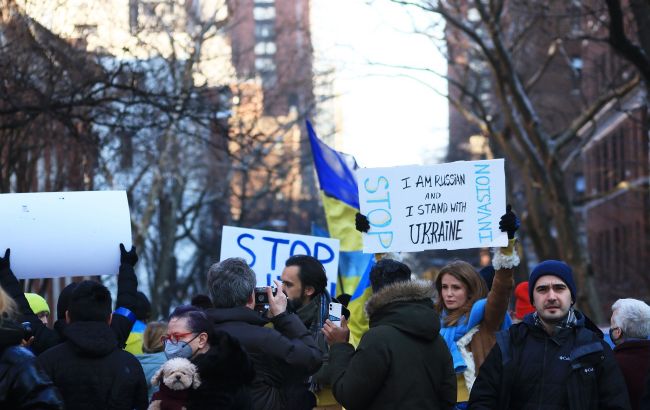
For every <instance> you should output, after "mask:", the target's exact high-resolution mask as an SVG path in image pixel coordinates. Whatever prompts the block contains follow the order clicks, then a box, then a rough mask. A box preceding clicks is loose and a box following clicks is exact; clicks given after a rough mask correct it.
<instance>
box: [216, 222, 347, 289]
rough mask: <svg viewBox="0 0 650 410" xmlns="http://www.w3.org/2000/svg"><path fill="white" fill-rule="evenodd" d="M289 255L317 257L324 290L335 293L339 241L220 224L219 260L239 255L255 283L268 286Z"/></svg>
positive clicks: (277, 274) (277, 276)
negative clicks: (322, 270) (324, 280)
mask: <svg viewBox="0 0 650 410" xmlns="http://www.w3.org/2000/svg"><path fill="white" fill-rule="evenodd" d="M293 255H310V256H313V257H315V258H316V259H318V260H319V261H320V262H321V263H322V264H323V266H324V267H325V271H326V272H327V281H328V283H329V288H328V290H329V291H330V292H335V290H334V289H335V287H336V278H337V274H338V268H339V240H338V239H331V238H321V237H318V236H307V235H296V234H290V233H283V232H272V231H262V230H259V229H247V228H238V227H234V226H224V227H223V232H222V235H221V260H224V259H226V258H234V257H238V258H243V259H244V260H245V261H246V262H247V263H248V265H249V266H250V267H251V268H252V269H253V270H254V271H255V275H256V276H257V286H270V285H271V284H273V279H278V280H279V279H280V275H281V274H282V270H283V269H284V262H285V261H286V260H287V259H289V257H290V256H293Z"/></svg>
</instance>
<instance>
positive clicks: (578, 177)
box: [574, 172, 586, 195]
mask: <svg viewBox="0 0 650 410" xmlns="http://www.w3.org/2000/svg"><path fill="white" fill-rule="evenodd" d="M574 178H575V190H576V194H578V195H584V193H585V190H586V183H585V176H584V175H583V174H582V173H581V172H579V173H576V174H575V177H574Z"/></svg>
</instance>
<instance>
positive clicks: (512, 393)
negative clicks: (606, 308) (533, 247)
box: [468, 311, 630, 410]
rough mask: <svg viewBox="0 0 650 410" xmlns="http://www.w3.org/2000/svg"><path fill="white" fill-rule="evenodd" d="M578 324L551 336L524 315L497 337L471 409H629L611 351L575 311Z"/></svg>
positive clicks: (621, 379) (480, 378) (473, 397)
mask: <svg viewBox="0 0 650 410" xmlns="http://www.w3.org/2000/svg"><path fill="white" fill-rule="evenodd" d="M575 315H576V324H575V326H573V327H568V328H562V329H558V330H557V331H556V332H555V334H554V335H553V336H551V335H549V334H548V333H547V332H546V331H545V330H544V329H542V328H541V327H540V326H538V325H537V324H536V323H535V316H534V315H527V316H526V317H525V318H524V321H523V322H522V323H518V324H516V325H513V326H511V327H510V329H509V330H506V331H503V332H499V333H498V334H497V344H496V345H495V346H494V348H493V349H492V351H491V352H490V353H489V355H488V357H487V359H486V360H485V362H484V363H483V366H482V367H481V369H480V371H479V374H478V377H477V379H476V382H475V383H474V387H473V388H472V392H471V394H470V400H469V406H468V408H469V409H473V410H479V409H480V410H483V409H485V410H487V409H501V410H508V409H513V410H515V409H529V408H530V409H568V410H606V409H608V410H627V409H629V408H630V404H629V400H628V397H627V389H626V388H625V381H624V379H623V376H622V374H621V371H620V369H619V368H618V365H617V364H616V361H615V359H614V357H613V354H612V350H611V349H610V348H609V345H608V344H607V343H605V342H604V341H603V340H602V339H601V338H600V337H599V336H598V335H597V334H596V333H594V332H593V331H591V330H589V329H588V327H587V326H589V323H588V321H587V320H586V318H585V316H584V315H583V314H582V313H580V312H578V311H575Z"/></svg>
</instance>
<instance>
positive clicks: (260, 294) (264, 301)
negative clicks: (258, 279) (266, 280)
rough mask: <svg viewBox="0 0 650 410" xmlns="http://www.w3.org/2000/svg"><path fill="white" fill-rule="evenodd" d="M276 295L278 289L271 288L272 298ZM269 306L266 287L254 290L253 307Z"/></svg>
mask: <svg viewBox="0 0 650 410" xmlns="http://www.w3.org/2000/svg"><path fill="white" fill-rule="evenodd" d="M277 293H278V288H273V296H275V295H276V294H277ZM268 304H269V295H268V294H267V293H266V287H259V288H255V305H257V306H263V305H268Z"/></svg>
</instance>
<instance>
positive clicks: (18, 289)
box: [0, 263, 138, 355]
mask: <svg viewBox="0 0 650 410" xmlns="http://www.w3.org/2000/svg"><path fill="white" fill-rule="evenodd" d="M0 286H2V288H3V289H4V290H5V291H6V292H7V293H8V294H9V296H11V298H12V299H13V300H14V301H15V302H16V304H17V305H18V309H19V311H20V314H21V316H22V317H21V319H20V321H22V322H30V323H31V325H32V329H33V331H34V344H33V345H32V346H31V348H32V350H33V351H34V353H35V354H37V355H39V354H41V353H42V352H44V351H46V350H47V349H49V348H51V347H53V346H56V345H58V344H59V343H63V342H64V341H65V331H64V330H65V328H66V322H65V311H66V310H67V308H68V303H69V299H70V295H71V294H72V291H73V290H74V288H75V287H76V283H74V282H73V283H71V284H69V285H68V286H66V287H65V288H63V290H62V291H61V294H60V295H59V302H58V303H57V309H56V310H57V318H58V320H57V321H56V322H54V329H50V328H49V327H47V326H45V325H44V324H43V322H41V320H40V319H39V318H38V316H36V315H35V314H34V312H32V308H31V307H30V306H29V302H28V301H27V298H26V297H25V294H24V293H23V288H22V286H21V285H20V282H18V279H17V278H16V276H15V275H14V273H13V272H12V271H11V269H10V268H9V267H8V266H7V267H4V268H2V269H0ZM137 288H138V279H137V277H136V276H135V271H134V269H133V266H131V265H129V264H128V263H122V264H121V265H120V271H119V274H118V275H117V300H116V306H119V307H123V308H124V309H123V310H119V309H118V310H116V311H115V312H114V313H113V320H111V329H112V330H113V333H114V334H115V337H116V338H117V342H118V345H119V346H120V347H124V346H125V345H126V340H127V338H128V337H129V333H130V332H131V328H132V327H133V322H134V321H135V315H133V314H132V313H131V311H132V310H134V306H135V304H136V293H137ZM123 313H127V314H129V313H131V315H132V316H133V317H132V318H131V317H127V316H124V314H123Z"/></svg>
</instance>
